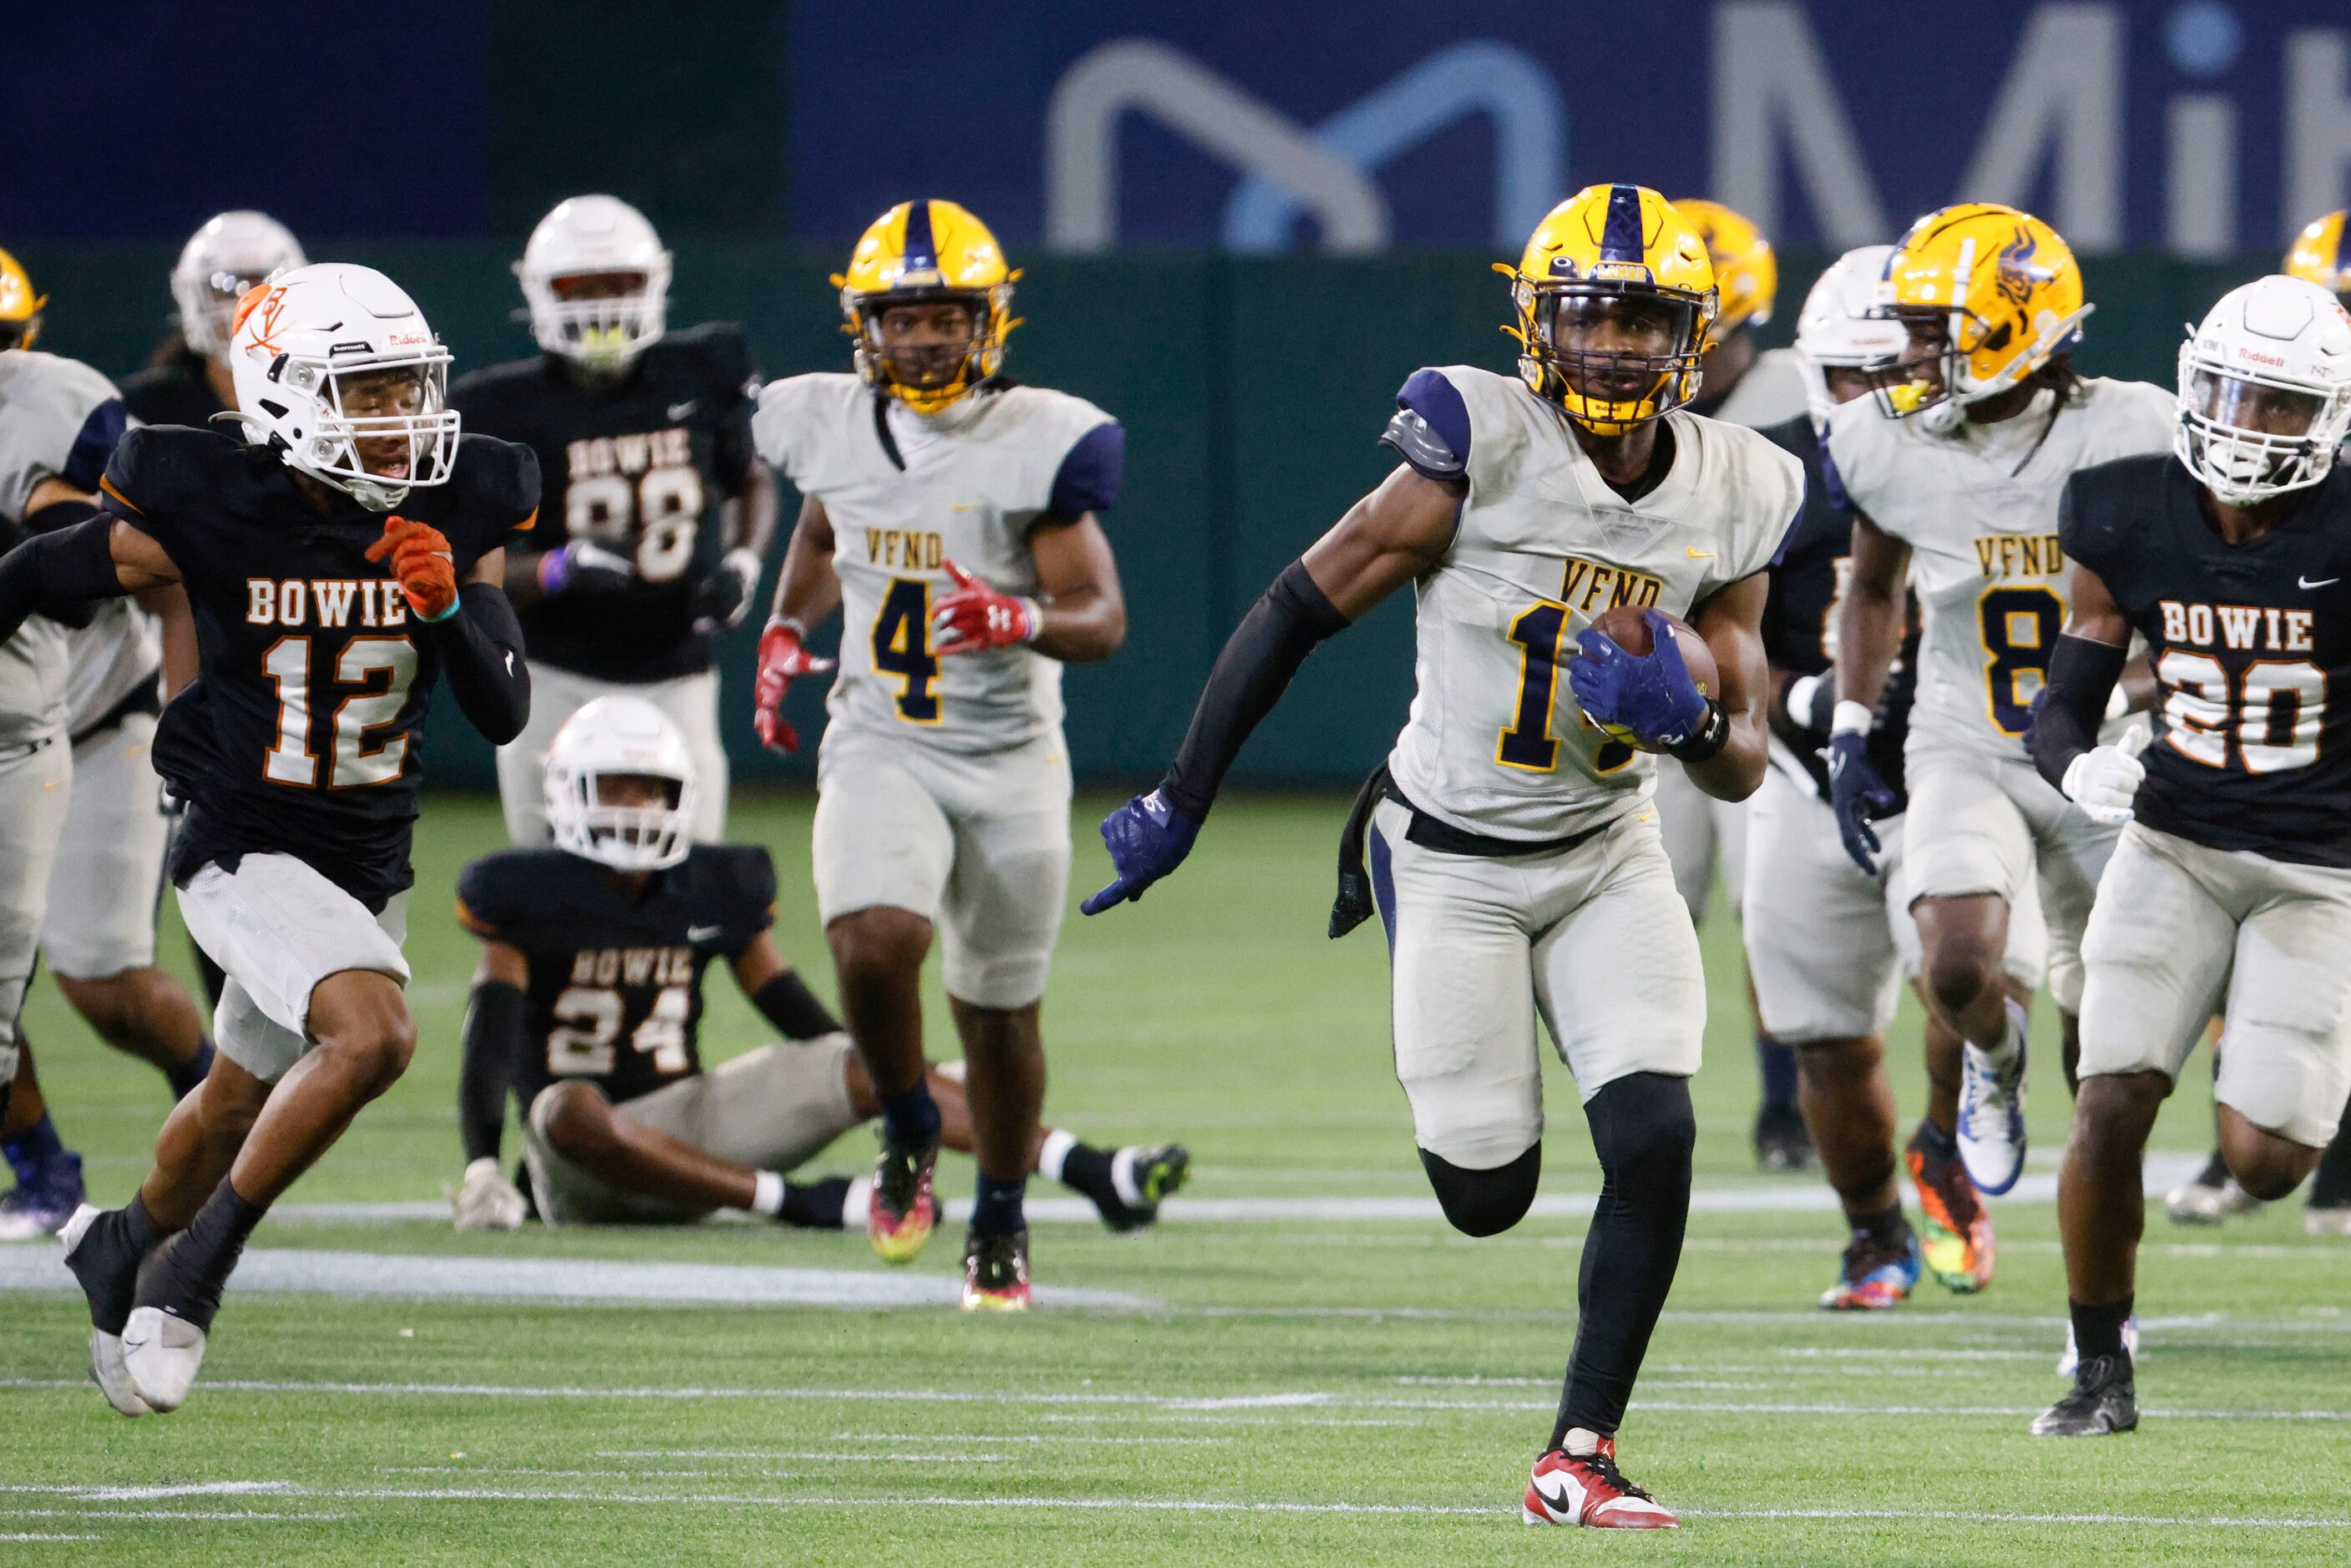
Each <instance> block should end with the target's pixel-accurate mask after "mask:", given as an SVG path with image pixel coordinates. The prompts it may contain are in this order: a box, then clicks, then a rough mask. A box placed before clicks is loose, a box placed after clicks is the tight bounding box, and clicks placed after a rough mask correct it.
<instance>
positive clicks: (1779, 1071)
mask: <svg viewBox="0 0 2351 1568" xmlns="http://www.w3.org/2000/svg"><path fill="white" fill-rule="evenodd" d="M1755 1063H1756V1065H1757V1066H1758V1067H1760V1068H1761V1069H1762V1071H1763V1107H1764V1109H1765V1110H1767V1111H1769V1110H1778V1109H1780V1108H1781V1107H1782V1106H1786V1105H1793V1104H1794V1103H1796V1051H1795V1048H1794V1047H1793V1046H1787V1045H1782V1044H1781V1043H1780V1042H1779V1041H1778V1040H1773V1039H1772V1038H1771V1036H1770V1035H1768V1034H1759V1035H1757V1036H1756V1037H1755Z"/></svg>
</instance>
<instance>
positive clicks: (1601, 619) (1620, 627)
mask: <svg viewBox="0 0 2351 1568" xmlns="http://www.w3.org/2000/svg"><path fill="white" fill-rule="evenodd" d="M1658 613H1659V614H1660V615H1665V616H1666V624H1667V625H1668V626H1670V627H1672V628H1673V629H1674V641H1675V642H1677V643H1680V644H1681V650H1682V663H1683V664H1686V665H1687V666H1688V667H1689V673H1690V679H1692V680H1693V681H1695V682H1697V683H1698V693H1699V695H1702V696H1709V697H1710V696H1713V695H1716V693H1717V691H1718V690H1719V685H1720V682H1721V678H1722V677H1721V672H1720V671H1719V670H1718V669H1717V668H1716V667H1715V663H1714V650H1713V649H1711V648H1709V647H1708V646H1707V645H1706V639H1705V638H1703V637H1701V636H1699V635H1698V628H1697V627H1695V626H1692V625H1691V624H1690V623H1689V622H1687V621H1685V620H1683V619H1682V618H1681V617H1680V616H1678V615H1667V614H1666V612H1664V611H1659V612H1658ZM1592 629H1593V631H1595V632H1599V633H1601V634H1602V635H1603V636H1604V637H1606V638H1607V639H1608V640H1609V641H1610V642H1612V643H1615V644H1616V645H1617V646H1618V647H1620V648H1622V649H1624V650H1625V652H1626V653H1630V654H1632V655H1633V656H1634V657H1635V658H1636V659H1646V658H1647V657H1648V656H1649V653H1650V651H1651V649H1653V648H1654V647H1655V646H1656V638H1655V637H1653V636H1652V635H1650V632H1649V622H1648V619H1647V617H1646V615H1645V614H1644V613H1643V612H1642V611H1641V610H1640V608H1639V607H1638V606H1635V605H1631V604H1618V605H1613V606H1611V607H1610V608H1608V609H1606V610H1604V611H1602V612H1600V614H1598V615H1597V616H1595V617H1593V622H1592ZM1576 656H1577V657H1578V658H1581V657H1583V655H1582V654H1581V653H1579V654H1577V655H1576ZM1587 717H1588V715H1587ZM1592 722H1593V724H1595V725H1599V727H1601V728H1602V729H1604V730H1606V731H1607V732H1608V733H1609V734H1610V735H1611V736H1614V737H1615V738H1616V739H1618V740H1621V741H1623V742H1624V743H1625V745H1627V746H1629V747H1633V748H1634V749H1635V751H1649V750H1654V749H1655V748H1654V747H1647V746H1644V745H1642V744H1641V742H1640V741H1639V740H1638V739H1637V738H1635V736H1634V734H1633V732H1632V731H1631V730H1629V729H1626V728H1625V727H1623V726H1622V725H1614V724H1601V723H1600V721H1599V720H1598V719H1596V718H1595V719H1593V720H1592Z"/></svg>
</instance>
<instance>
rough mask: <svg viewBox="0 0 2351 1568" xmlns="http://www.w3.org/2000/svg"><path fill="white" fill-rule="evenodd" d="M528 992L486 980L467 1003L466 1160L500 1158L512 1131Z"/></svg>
mask: <svg viewBox="0 0 2351 1568" xmlns="http://www.w3.org/2000/svg"><path fill="white" fill-rule="evenodd" d="M524 1032H525V1031H524V1028H523V995H522V992H520V991H519V990H517V989H516V988H514V987H512V986H510V985H507V983H506V982H505V981H504V980H484V981H482V982H480V983H479V984H477V985H475V988H474V996H473V999H472V1000H471V1001H470V1002H469V1003H467V1004H466V1008H465V1064H464V1065H463V1066H461V1067H460V1068H459V1069H458V1070H457V1126H458V1131H459V1133H460V1134H462V1135H463V1137H464V1138H465V1163H466V1164H467V1165H472V1164H473V1163H474V1162H475V1160H479V1159H496V1157H497V1154H498V1144H499V1142H500V1141H501V1140H502V1139H503V1138H504V1136H505V1134H506V1126H507V1093H508V1092H509V1091H510V1090H511V1089H512V1087H513V1085H514V1082H515V1068H516V1066H517V1062H518V1060H519V1058H520V1056H521V1054H522V1051H523V1050H524V1048H525V1046H526V1044H527V1043H528V1042H527V1041H526V1040H524Z"/></svg>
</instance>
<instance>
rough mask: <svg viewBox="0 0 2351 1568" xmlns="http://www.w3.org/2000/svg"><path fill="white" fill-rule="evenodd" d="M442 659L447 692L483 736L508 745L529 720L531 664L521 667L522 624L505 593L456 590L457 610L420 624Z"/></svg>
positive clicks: (480, 586)
mask: <svg viewBox="0 0 2351 1568" xmlns="http://www.w3.org/2000/svg"><path fill="white" fill-rule="evenodd" d="M419 624H421V625H422V626H423V628H424V634H425V635H426V636H427V637H429V638H431V639H432V640H433V647H434V652H435V653H439V654H440V655H441V667H442V670H443V671H444V673H445V674H447V676H448V680H449V690H450V692H451V694H452V695H455V697H456V699H457V706H458V707H459V708H461V709H463V710H464V712H465V717H466V718H467V719H469V720H471V721H472V723H473V726H474V727H475V729H478V730H480V731H481V732H482V738H483V739H485V740H487V741H488V742H490V744H492V745H493V746H504V745H505V744H506V743H507V741H509V740H512V739H513V738H514V737H516V736H517V735H520V734H521V733H522V727H523V725H524V723H525V722H526V721H527V720H528V718H529V717H530V666H529V665H528V664H525V663H523V657H522V622H519V621H517V620H516V619H515V612H514V606H513V605H512V604H509V603H508V602H507V596H506V591H505V590H504V589H501V588H497V587H496V586H494V585H492V584H490V583H486V582H469V583H467V584H465V586H464V587H463V588H461V589H459V590H458V591H457V612H456V613H455V615H452V616H450V617H449V618H448V619H447V620H445V621H425V622H419Z"/></svg>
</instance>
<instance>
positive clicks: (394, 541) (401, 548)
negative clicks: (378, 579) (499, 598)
mask: <svg viewBox="0 0 2351 1568" xmlns="http://www.w3.org/2000/svg"><path fill="white" fill-rule="evenodd" d="M386 556H390V557H391V558H392V576H394V577H396V578H398V579H399V580H400V588H401V591H402V592H403V593H405V594H406V595H408V607H409V609H411V610H413V611H414V612H416V614H417V616H418V618H419V619H421V620H425V621H445V620H447V619H448V618H449V616H450V615H451V613H453V612H455V610H456V608H457V559H456V557H455V555H454V554H452V553H451V551H450V549H449V539H448V536H447V535H445V534H444V533H443V532H442V531H441V530H440V529H439V528H434V526H433V525H432V524H430V523H419V522H414V521H412V520H411V519H409V518H407V517H386V518H385V519H384V520H383V537H382V538H380V539H378V540H376V541H375V543H373V544H371V545H370V546H368V548H367V559H370V560H381V559H383V558H384V557H386Z"/></svg>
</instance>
